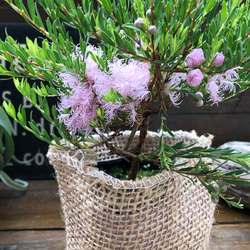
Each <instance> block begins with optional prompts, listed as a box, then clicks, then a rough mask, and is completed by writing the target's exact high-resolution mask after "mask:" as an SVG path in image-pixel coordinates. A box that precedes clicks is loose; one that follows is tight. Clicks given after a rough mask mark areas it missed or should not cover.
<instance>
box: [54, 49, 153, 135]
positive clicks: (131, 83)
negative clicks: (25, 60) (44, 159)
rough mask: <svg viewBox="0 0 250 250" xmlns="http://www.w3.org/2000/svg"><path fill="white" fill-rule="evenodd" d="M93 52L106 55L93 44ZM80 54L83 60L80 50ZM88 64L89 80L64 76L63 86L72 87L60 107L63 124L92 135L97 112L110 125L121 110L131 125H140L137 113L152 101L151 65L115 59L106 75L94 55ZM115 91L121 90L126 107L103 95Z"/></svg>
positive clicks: (74, 76)
mask: <svg viewBox="0 0 250 250" xmlns="http://www.w3.org/2000/svg"><path fill="white" fill-rule="evenodd" d="M89 51H91V52H92V53H93V54H94V55H95V56H102V54H101V51H100V50H98V49H97V48H95V47H93V46H91V45H89V46H88V47H87V52H89ZM77 53H78V55H80V56H81V57H82V58H83V56H82V55H81V52H79V50H78V51H77ZM79 53H80V54H79ZM73 56H76V54H74V55H73ZM85 61H86V72H85V73H86V77H87V80H85V81H83V80H81V79H80V76H79V75H72V74H68V73H62V74H61V75H60V78H61V80H62V82H63V86H64V87H67V88H69V94H68V95H62V96H61V98H60V104H59V105H58V111H59V119H60V121H63V122H64V123H65V125H66V126H67V128H68V129H69V130H70V131H72V132H73V133H76V132H77V130H82V131H85V132H87V133H89V132H90V131H91V127H90V121H93V120H94V118H95V117H96V109H97V108H102V109H104V111H105V118H106V122H107V123H109V122H111V120H112V119H114V118H115V117H116V116H117V115H119V112H121V111H122V112H125V113H126V114H127V116H128V120H127V123H130V124H133V123H135V122H137V121H138V119H140V117H139V116H138V114H137V110H138V109H139V108H140V103H141V101H142V100H143V99H148V98H150V92H149V90H148V83H149V80H150V72H149V65H148V64H146V63H143V62H139V61H135V60H129V61H128V62H127V63H124V60H121V59H118V58H112V61H109V62H108V68H109V71H108V72H105V71H103V70H100V69H99V68H98V64H97V63H96V62H95V60H93V58H92V57H91V55H90V54H89V56H88V57H87V58H85ZM111 88H113V90H114V91H118V92H119V93H120V94H121V95H122V97H123V98H124V99H125V100H127V102H126V103H125V104H122V103H121V102H116V103H109V102H107V101H106V100H105V99H104V98H103V95H105V94H106V93H108V94H109V93H110V90H111ZM128 97H129V98H128ZM131 99H132V100H133V101H131Z"/></svg>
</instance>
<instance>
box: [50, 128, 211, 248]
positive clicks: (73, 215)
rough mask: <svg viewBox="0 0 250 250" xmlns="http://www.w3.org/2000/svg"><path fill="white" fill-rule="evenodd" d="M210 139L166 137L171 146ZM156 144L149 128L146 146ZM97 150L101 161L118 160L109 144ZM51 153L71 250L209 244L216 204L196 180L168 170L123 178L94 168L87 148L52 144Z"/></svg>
mask: <svg viewBox="0 0 250 250" xmlns="http://www.w3.org/2000/svg"><path fill="white" fill-rule="evenodd" d="M128 136H129V132H127V131H125V132H124V133H123V136H119V137H118V138H117V140H116V143H117V145H118V146H121V147H122V145H124V144H125V142H126V140H127V138H128ZM211 139H212V136H208V137H206V136H201V137H198V136H197V135H196V134H195V132H192V133H188V132H183V131H177V132H175V137H174V138H173V137H170V136H168V135H166V142H167V143H170V144H175V143H177V142H179V141H184V142H185V143H186V144H193V143H194V142H196V143H197V144H196V145H198V146H209V145H210V144H211ZM157 147H158V135H157V134H156V133H153V132H149V136H148V137H147V140H146V142H145V146H144V149H145V150H146V151H152V150H153V149H155V148H157ZM96 153H97V159H98V160H103V161H105V160H110V159H111V158H113V159H115V158H117V156H116V155H108V154H107V148H105V146H101V147H99V148H97V152H96ZM48 157H49V159H50V162H51V163H52V164H53V165H54V167H55V170H56V176H57V181H58V185H59V193H60V199H61V206H62V211H63V217H64V221H65V226H66V244H67V249H86V250H90V249H98V250H100V249H106V250H109V249H117V250H118V249H124V250H128V249H132V250H134V249H143V250H152V249H154V250H155V249H163V250H166V249H188V250H190V249H205V248H206V245H207V243H208V240H209V235H210V229H211V226H212V222H213V214H214V209H215V205H214V203H212V202H211V198H210V195H209V194H208V192H207V190H206V189H205V188H204V187H203V186H202V185H201V184H200V183H199V182H198V181H197V180H196V179H193V181H194V182H192V181H191V180H190V179H188V178H186V177H183V176H180V175H177V174H175V173H173V172H169V171H164V172H162V173H161V174H157V175H155V176H153V177H151V178H147V179H146V178H145V179H142V180H136V181H126V180H125V181H122V180H118V179H116V178H113V177H111V176H109V175H107V174H106V173H104V172H103V171H100V170H98V169H97V168H95V167H91V166H90V164H91V163H90V162H89V161H88V160H86V159H87V158H89V157H87V155H86V152H83V151H78V152H77V153H76V152H71V151H62V150H58V149H56V148H50V149H49V152H48ZM84 157H85V158H84ZM83 158H84V159H83ZM177 161H181V160H177ZM188 164H190V165H189V166H191V164H195V161H194V160H191V161H189V163H188Z"/></svg>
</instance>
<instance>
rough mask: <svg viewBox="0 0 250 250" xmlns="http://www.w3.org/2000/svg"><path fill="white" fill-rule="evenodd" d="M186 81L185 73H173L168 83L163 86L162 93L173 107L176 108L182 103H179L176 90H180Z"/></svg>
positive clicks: (179, 96)
mask: <svg viewBox="0 0 250 250" xmlns="http://www.w3.org/2000/svg"><path fill="white" fill-rule="evenodd" d="M186 79H187V74H186V73H173V74H172V76H171V77H170V79H169V81H168V82H167V83H166V84H165V89H164V91H163V92H164V93H165V94H167V95H168V96H169V99H170V101H171V102H172V103H173V105H174V106H175V107H178V105H180V104H181V102H182V101H180V98H181V93H179V92H178V91H177V90H178V89H180V88H181V86H182V85H183V83H184V82H185V81H186Z"/></svg>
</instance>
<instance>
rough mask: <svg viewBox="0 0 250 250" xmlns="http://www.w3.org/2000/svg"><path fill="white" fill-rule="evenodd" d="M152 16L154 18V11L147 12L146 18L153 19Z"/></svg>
mask: <svg viewBox="0 0 250 250" xmlns="http://www.w3.org/2000/svg"><path fill="white" fill-rule="evenodd" d="M151 16H152V10H151V9H148V10H147V12H146V17H147V18H150V19H151Z"/></svg>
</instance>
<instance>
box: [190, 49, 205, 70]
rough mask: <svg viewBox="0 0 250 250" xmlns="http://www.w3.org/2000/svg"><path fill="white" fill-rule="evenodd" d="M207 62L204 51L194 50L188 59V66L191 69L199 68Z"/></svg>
mask: <svg viewBox="0 0 250 250" xmlns="http://www.w3.org/2000/svg"><path fill="white" fill-rule="evenodd" d="M204 60H205V57H204V53H203V50H202V49H194V50H192V52H191V53H190V54H189V55H188V57H187V66H188V67H189V68H195V67H199V66H200V65H201V64H202V63H203V62H204Z"/></svg>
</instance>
